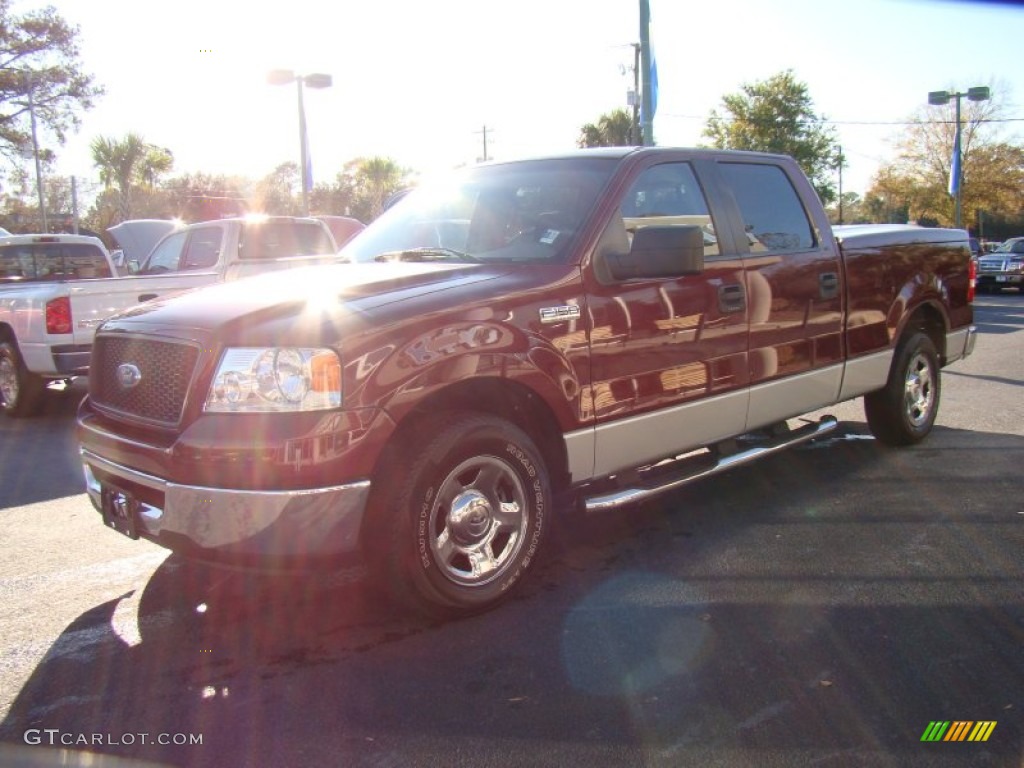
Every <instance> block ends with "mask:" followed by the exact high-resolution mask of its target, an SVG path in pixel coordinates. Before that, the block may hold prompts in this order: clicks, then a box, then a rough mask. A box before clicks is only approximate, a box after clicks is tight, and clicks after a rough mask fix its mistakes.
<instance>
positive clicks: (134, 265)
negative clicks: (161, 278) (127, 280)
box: [127, 259, 139, 275]
mask: <svg viewBox="0 0 1024 768" xmlns="http://www.w3.org/2000/svg"><path fill="white" fill-rule="evenodd" d="M127 267H128V274H129V275H137V274H138V273H139V260H138V259H129V260H128V264H127Z"/></svg>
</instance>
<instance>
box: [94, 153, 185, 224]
mask: <svg viewBox="0 0 1024 768" xmlns="http://www.w3.org/2000/svg"><path fill="white" fill-rule="evenodd" d="M90 149H91V150H92V159H93V165H95V166H96V168H97V169H98V170H99V172H100V181H101V182H102V183H103V186H104V187H106V188H107V189H111V188H113V189H114V190H115V191H116V193H117V195H116V199H117V221H124V220H125V219H130V218H132V215H133V213H134V212H135V211H134V209H133V200H134V197H135V195H136V193H137V192H143V193H145V192H148V191H150V190H152V189H153V187H154V186H155V184H156V182H157V180H158V179H159V178H160V176H161V175H162V174H164V173H166V172H167V171H169V170H170V169H171V168H172V167H173V165H174V156H173V155H172V154H171V151H170V150H168V149H163V148H162V147H157V146H155V145H153V144H149V143H147V142H146V141H145V140H144V139H143V138H142V137H141V136H139V135H138V134H136V133H129V134H127V135H126V136H125V137H124V138H123V139H120V140H118V139H111V138H106V137H103V136H99V137H97V138H95V139H93V142H92V144H91V145H90ZM115 223H116V222H115Z"/></svg>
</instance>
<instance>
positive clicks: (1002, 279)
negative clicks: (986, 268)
mask: <svg viewBox="0 0 1024 768" xmlns="http://www.w3.org/2000/svg"><path fill="white" fill-rule="evenodd" d="M996 282H997V283H1005V282H1006V275H996Z"/></svg>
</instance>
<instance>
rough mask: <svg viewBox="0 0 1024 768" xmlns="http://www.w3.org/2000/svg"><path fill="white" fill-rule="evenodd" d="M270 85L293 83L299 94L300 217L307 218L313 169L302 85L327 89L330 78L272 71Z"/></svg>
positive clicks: (283, 70) (330, 81)
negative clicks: (307, 136) (308, 143)
mask: <svg viewBox="0 0 1024 768" xmlns="http://www.w3.org/2000/svg"><path fill="white" fill-rule="evenodd" d="M267 82H268V83H270V84H271V85H287V84H288V83H291V82H294V83H295V86H296V89H297V90H298V93H299V151H300V156H301V160H302V215H303V216H309V190H310V187H312V186H313V169H312V167H311V166H310V160H309V147H308V145H307V141H308V140H307V138H306V108H305V106H304V104H303V101H302V85H303V83H305V84H306V85H308V86H309V87H310V88H329V87H330V86H331V84H332V80H331V76H330V75H325V74H321V73H316V74H312V75H298V74H296V73H295V72H293V71H292V70H290V69H274V70H271V71H270V72H269V73H268V74H267Z"/></svg>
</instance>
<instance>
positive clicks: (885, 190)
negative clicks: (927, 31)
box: [577, 70, 1024, 240]
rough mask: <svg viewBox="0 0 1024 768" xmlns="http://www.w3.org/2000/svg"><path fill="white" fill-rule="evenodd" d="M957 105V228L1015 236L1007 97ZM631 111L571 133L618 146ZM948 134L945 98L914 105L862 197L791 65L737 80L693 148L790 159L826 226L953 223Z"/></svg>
mask: <svg viewBox="0 0 1024 768" xmlns="http://www.w3.org/2000/svg"><path fill="white" fill-rule="evenodd" d="M991 90H992V92H993V98H992V99H991V100H989V101H982V102H971V101H968V102H965V103H964V104H963V106H962V112H963V114H962V116H961V125H962V130H961V151H962V169H963V184H962V187H961V200H962V209H963V211H964V215H963V222H964V224H963V226H965V227H968V228H969V229H970V230H971V231H972V232H973V233H974V234H976V235H982V236H985V237H987V238H991V239H1000V240H1001V239H1005V238H1007V237H1010V236H1013V235H1019V234H1021V233H1024V147H1022V146H1021V145H1020V144H1019V143H1016V142H1014V141H1010V140H1007V139H1005V138H1004V137H1003V136H1002V127H1003V126H1004V125H1005V124H1006V119H1005V114H1006V106H1005V105H1006V103H1007V94H1006V90H1005V88H1003V89H1001V88H999V87H998V86H993V87H992V88H991ZM631 121H632V117H631V116H630V114H629V113H628V112H627V111H626V110H624V109H618V110H614V111H612V112H609V113H606V114H604V115H602V116H601V117H600V118H599V119H598V120H597V121H596V122H593V123H587V124H586V125H584V126H583V127H582V129H581V130H580V134H579V136H578V138H577V145H578V146H580V147H593V146H627V145H628V144H629V143H630V142H629V139H628V136H629V128H630V125H631ZM955 132H956V119H955V104H953V103H950V104H949V105H946V106H944V107H925V106H922V107H920V108H919V109H918V110H917V111H916V112H915V113H914V114H912V115H911V116H910V117H909V118H908V120H907V123H906V126H905V127H904V129H903V131H902V132H901V133H900V134H899V136H898V137H897V140H896V144H895V149H896V156H895V157H894V158H893V159H891V160H889V161H888V162H886V163H883V164H882V165H881V167H880V168H879V169H878V171H877V172H876V174H875V175H874V177H873V178H872V180H871V184H870V186H869V188H868V189H867V191H866V192H865V193H864V194H863V195H859V194H857V193H855V192H842V197H841V199H840V192H839V189H838V181H839V170H840V167H841V166H844V167H845V162H846V161H845V158H844V157H843V156H842V153H841V151H840V146H839V142H838V138H837V136H836V132H835V129H834V128H833V127H831V126H830V125H829V124H828V121H827V119H826V118H825V117H824V116H822V115H819V114H818V113H817V112H816V111H815V109H814V102H813V99H812V98H811V96H810V93H809V89H808V87H807V85H806V84H805V83H802V82H800V81H799V80H798V79H797V78H796V77H795V75H794V74H793V72H792V71H791V70H787V71H784V72H780V73H777V74H775V75H772V76H771V77H769V78H767V79H765V80H762V81H757V82H752V83H745V84H743V85H742V86H741V88H740V90H739V91H738V92H735V93H730V94H726V95H725V96H723V98H722V106H721V109H720V110H719V109H714V110H712V111H711V114H710V115H709V116H708V118H707V120H706V122H705V126H704V130H703V137H704V138H705V139H706V140H707V142H706V143H705V144H703V146H708V147H714V148H718V149H740V150H753V151H760V152H777V153H781V154H786V155H791V156H792V157H793V158H795V159H796V160H797V162H798V163H800V165H801V167H802V168H803V170H804V172H805V173H806V174H807V176H808V178H810V180H811V183H812V184H813V185H814V187H815V189H816V190H817V191H818V195H819V197H820V198H821V200H822V202H823V203H824V204H825V206H826V209H827V210H828V211H829V215H830V217H831V218H832V221H833V223H836V222H839V221H840V218H841V220H842V222H844V223H847V224H857V223H907V222H916V223H919V224H922V225H926V226H953V222H954V219H955V212H954V207H955V206H954V199H953V198H952V197H951V196H950V195H949V192H948V189H949V173H950V166H951V160H952V151H953V142H954V134H955Z"/></svg>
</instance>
